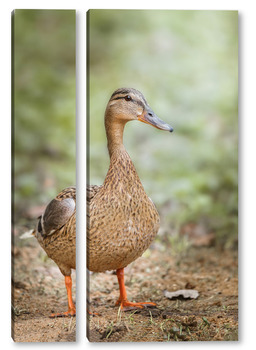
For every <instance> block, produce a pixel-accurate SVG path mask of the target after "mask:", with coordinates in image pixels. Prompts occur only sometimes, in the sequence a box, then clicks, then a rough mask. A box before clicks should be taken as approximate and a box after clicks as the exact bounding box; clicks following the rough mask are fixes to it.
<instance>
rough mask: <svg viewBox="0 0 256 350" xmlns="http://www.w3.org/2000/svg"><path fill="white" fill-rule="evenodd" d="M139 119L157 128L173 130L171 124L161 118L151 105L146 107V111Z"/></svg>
mask: <svg viewBox="0 0 256 350" xmlns="http://www.w3.org/2000/svg"><path fill="white" fill-rule="evenodd" d="M138 120H139V121H141V122H143V123H146V124H150V125H152V126H154V127H155V128H157V129H160V130H166V131H170V132H173V128H172V127H171V125H169V124H167V123H165V122H164V121H163V120H161V119H159V118H158V116H157V115H156V114H155V113H154V112H153V111H152V109H151V108H149V107H148V108H146V109H145V110H144V112H143V113H142V114H141V115H139V116H138Z"/></svg>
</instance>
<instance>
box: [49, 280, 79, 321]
mask: <svg viewBox="0 0 256 350" xmlns="http://www.w3.org/2000/svg"><path fill="white" fill-rule="evenodd" d="M65 285H66V288H67V295H68V311H66V312H60V313H56V314H51V316H50V317H69V316H75V315H76V307H75V304H74V303H73V300H72V278H71V276H65Z"/></svg>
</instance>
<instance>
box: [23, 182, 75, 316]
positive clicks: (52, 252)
mask: <svg viewBox="0 0 256 350" xmlns="http://www.w3.org/2000/svg"><path fill="white" fill-rule="evenodd" d="M30 237H35V238H36V239H37V241H38V242H39V244H40V245H41V247H42V248H43V249H44V251H45V252H46V254H47V255H48V257H49V258H50V259H52V260H53V261H54V262H55V263H56V264H57V266H58V267H59V269H60V272H61V273H62V274H63V276H64V281H65V285H66V290H67V299H68V310H67V311H64V312H59V313H53V314H51V315H50V317H51V318H54V317H73V316H75V315H76V307H75V304H74V302H73V299H72V278H71V273H72V270H75V269H76V188H75V187H74V186H71V187H67V188H65V189H64V190H62V191H61V192H60V193H59V194H58V195H57V196H56V197H55V198H54V199H53V200H51V201H50V202H49V204H48V205H47V206H46V208H45V211H44V212H43V213H42V215H40V216H39V218H38V221H37V224H36V226H35V228H34V229H33V230H31V231H28V232H26V233H25V234H23V235H22V236H21V238H30Z"/></svg>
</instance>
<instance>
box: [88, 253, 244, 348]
mask: <svg viewBox="0 0 256 350" xmlns="http://www.w3.org/2000/svg"><path fill="white" fill-rule="evenodd" d="M145 255H146V256H145V257H141V258H139V259H138V260H136V261H135V262H134V263H132V264H131V265H130V266H128V267H127V268H126V286H127V294H128V299H129V300H130V301H133V300H134V301H153V302H155V303H156V304H157V306H156V307H153V308H147V309H143V310H137V311H126V312H124V311H121V310H119V308H118V307H114V304H115V301H116V300H117V298H118V283H117V278H116V276H115V275H114V274H113V273H112V274H106V273H105V274H92V275H91V276H90V285H91V294H90V310H91V312H93V313H95V314H96V313H98V314H99V315H94V316H89V325H88V331H87V333H88V337H89V339H90V341H92V342H134V341H136V342H166V341H215V340H219V341H220V340H222V341H223V340H229V341H235V340H238V278H237V253H236V252H235V251H231V250H228V251H221V250H219V249H216V248H213V247H191V248H190V249H189V250H188V251H187V252H186V253H184V254H182V255H180V256H179V257H178V256H176V257H174V256H172V255H171V254H168V252H167V251H166V252H160V251H159V250H153V251H147V252H146V254H145ZM180 289H192V290H197V291H198V292H199V297H198V298H197V299H195V300H194V299H184V298H180V299H179V298H178V299H177V298H176V299H175V300H170V299H167V298H166V297H165V296H164V291H165V290H167V291H176V290H180Z"/></svg>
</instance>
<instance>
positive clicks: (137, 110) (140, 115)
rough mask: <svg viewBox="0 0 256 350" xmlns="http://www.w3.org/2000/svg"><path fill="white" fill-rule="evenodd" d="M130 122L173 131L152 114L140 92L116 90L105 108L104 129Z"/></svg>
mask: <svg viewBox="0 0 256 350" xmlns="http://www.w3.org/2000/svg"><path fill="white" fill-rule="evenodd" d="M130 120H139V121H141V122H143V123H146V124H150V125H152V126H154V127H155V128H157V129H161V130H166V131H170V132H172V131H173V128H172V127H171V126H170V125H169V124H167V123H165V122H164V121H162V120H161V119H159V118H158V116H157V115H156V114H155V113H154V112H153V110H152V109H151V108H150V107H149V105H148V103H147V101H146V99H145V97H144V96H143V94H142V93H141V92H140V91H138V90H136V89H133V88H121V89H117V90H116V91H115V92H114V93H113V94H112V96H111V97H110V100H109V102H108V105H107V108H106V113H105V124H106V127H107V126H108V125H109V123H113V122H116V123H122V124H125V123H126V122H128V121H130Z"/></svg>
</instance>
